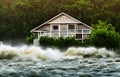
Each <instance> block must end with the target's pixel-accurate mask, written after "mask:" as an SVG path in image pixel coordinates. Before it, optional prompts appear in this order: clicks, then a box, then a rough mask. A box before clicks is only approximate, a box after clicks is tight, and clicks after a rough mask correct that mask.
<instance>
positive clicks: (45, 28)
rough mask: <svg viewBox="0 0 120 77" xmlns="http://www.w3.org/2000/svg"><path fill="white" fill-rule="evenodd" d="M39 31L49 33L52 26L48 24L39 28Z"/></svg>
mask: <svg viewBox="0 0 120 77" xmlns="http://www.w3.org/2000/svg"><path fill="white" fill-rule="evenodd" d="M37 30H41V31H49V30H50V25H49V24H46V25H44V26H42V27H40V28H38V29H37Z"/></svg>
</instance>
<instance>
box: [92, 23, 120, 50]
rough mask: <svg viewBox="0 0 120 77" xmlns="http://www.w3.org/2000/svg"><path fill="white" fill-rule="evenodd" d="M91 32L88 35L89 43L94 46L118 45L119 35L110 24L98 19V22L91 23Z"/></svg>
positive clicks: (116, 46) (119, 43)
mask: <svg viewBox="0 0 120 77" xmlns="http://www.w3.org/2000/svg"><path fill="white" fill-rule="evenodd" d="M92 27H93V28H94V29H93V32H92V35H91V36H90V39H91V43H92V44H93V45H95V46H96V47H106V48H108V49H116V48H119V46H120V35H119V33H117V32H116V31H115V29H114V27H113V26H112V24H107V23H106V22H102V21H99V22H98V24H95V25H92Z"/></svg>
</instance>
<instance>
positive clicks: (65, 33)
mask: <svg viewBox="0 0 120 77" xmlns="http://www.w3.org/2000/svg"><path fill="white" fill-rule="evenodd" d="M75 34H91V30H90V29H76V30H75V29H69V30H68V31H67V30H60V31H59V30H52V31H51V32H50V31H46V32H43V33H40V36H52V37H59V36H64V37H67V36H74V35H75Z"/></svg>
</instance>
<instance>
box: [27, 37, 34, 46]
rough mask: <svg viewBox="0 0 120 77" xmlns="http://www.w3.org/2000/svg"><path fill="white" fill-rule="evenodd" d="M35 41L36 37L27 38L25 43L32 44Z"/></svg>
mask: <svg viewBox="0 0 120 77" xmlns="http://www.w3.org/2000/svg"><path fill="white" fill-rule="evenodd" d="M33 39H34V35H30V36H27V37H26V39H25V41H26V43H27V44H32V43H33Z"/></svg>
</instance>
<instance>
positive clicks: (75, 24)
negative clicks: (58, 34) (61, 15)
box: [74, 24, 77, 34]
mask: <svg viewBox="0 0 120 77" xmlns="http://www.w3.org/2000/svg"><path fill="white" fill-rule="evenodd" d="M74 25H75V34H76V33H77V31H76V24H74Z"/></svg>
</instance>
